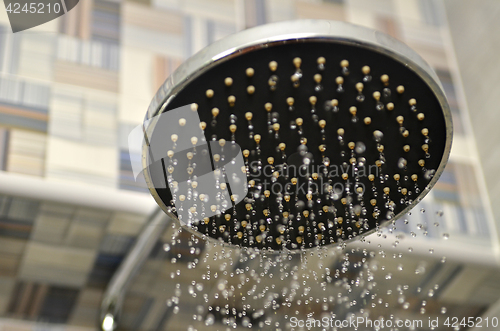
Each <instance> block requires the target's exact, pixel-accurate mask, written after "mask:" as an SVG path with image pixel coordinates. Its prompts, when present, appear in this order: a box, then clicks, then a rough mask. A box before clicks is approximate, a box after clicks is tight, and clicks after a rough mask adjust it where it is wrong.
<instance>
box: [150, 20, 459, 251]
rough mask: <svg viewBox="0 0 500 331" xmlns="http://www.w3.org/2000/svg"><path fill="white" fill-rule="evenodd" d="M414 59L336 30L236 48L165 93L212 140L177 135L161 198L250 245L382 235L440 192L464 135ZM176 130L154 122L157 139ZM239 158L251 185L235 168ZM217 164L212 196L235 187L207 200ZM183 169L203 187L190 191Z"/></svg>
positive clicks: (158, 189) (209, 229)
mask: <svg viewBox="0 0 500 331" xmlns="http://www.w3.org/2000/svg"><path fill="white" fill-rule="evenodd" d="M281 25H282V26H283V23H281ZM342 26H344V25H342ZM261 29H262V27H261ZM391 42H395V41H392V40H391ZM405 60H406V59H405V58H404V57H402V56H399V55H398V56H395V55H394V54H393V53H392V52H391V51H390V50H388V49H387V48H383V47H380V46H377V47H375V46H373V45H372V44H370V43H365V42H359V41H356V40H353V39H350V38H338V37H332V36H330V37H328V34H325V35H324V36H322V37H319V36H315V37H310V38H294V39H290V38H287V39H284V40H272V41H268V42H266V43H259V44H256V45H253V46H251V47H246V48H243V49H240V50H233V51H232V52H230V53H228V55H226V56H224V57H221V58H219V59H217V60H215V61H213V62H212V63H211V64H210V65H209V66H205V67H203V68H200V72H198V74H196V75H194V76H193V77H191V78H189V79H188V80H186V81H185V82H183V83H182V84H181V85H180V88H177V89H176V88H175V86H174V87H173V88H172V93H171V95H168V96H167V97H166V98H165V100H167V99H168V102H165V103H164V104H162V105H163V109H162V110H161V114H168V112H169V111H171V110H173V109H177V108H179V107H182V106H185V105H190V109H192V110H193V111H196V112H197V114H198V116H199V123H200V128H201V129H203V132H204V139H205V140H206V142H204V144H205V145H203V146H205V147H203V146H201V147H200V146H196V147H193V148H192V150H189V151H188V150H186V151H178V150H175V144H174V145H171V143H172V142H171V141H170V142H168V144H167V145H168V146H169V147H168V148H166V150H168V152H167V153H165V157H164V159H163V160H162V163H161V167H162V169H163V172H162V173H163V178H160V179H155V178H158V176H151V175H149V177H148V174H147V176H146V177H147V179H148V182H149V186H150V189H151V191H152V192H153V195H154V196H155V197H156V199H157V201H159V203H160V205H162V206H163V207H164V208H165V210H167V211H168V212H169V213H171V214H174V215H176V216H179V208H181V210H182V211H184V210H185V209H187V208H189V210H190V211H189V212H186V213H185V215H186V216H184V220H183V223H185V224H189V227H190V228H191V229H192V230H194V231H195V232H197V233H201V234H204V235H206V236H208V237H212V238H215V239H218V240H221V241H223V242H226V243H229V244H233V245H238V246H243V247H255V248H259V249H273V250H281V249H292V250H293V249H298V248H312V247H316V246H321V245H329V244H334V243H338V242H341V241H345V240H349V239H352V238H355V237H359V236H363V235H366V234H369V233H370V232H373V230H374V229H376V228H378V227H379V226H381V225H383V224H385V223H387V222H388V221H391V220H395V219H397V218H398V217H399V216H401V215H402V214H404V213H405V212H406V211H408V210H409V209H410V208H411V207H413V206H414V205H415V204H416V203H417V202H418V201H419V200H420V199H421V198H422V197H423V196H424V195H425V194H426V193H427V192H428V191H429V189H430V188H431V187H432V186H433V185H434V183H435V181H436V180H437V177H438V176H439V174H440V173H441V172H442V169H443V167H444V164H445V163H446V161H447V157H448V153H449V149H450V144H451V120H450V115H449V109H448V105H447V104H446V100H445V99H444V96H443V95H442V92H441V90H440V89H439V87H438V85H437V84H435V82H434V81H433V80H432V78H431V77H430V76H429V75H427V74H426V72H425V71H424V70H421V68H420V67H419V66H418V65H417V64H415V63H414V62H413V61H410V60H408V61H405ZM429 82H431V84H430V83H429ZM432 82H434V83H433V84H432ZM156 115H157V114H156ZM180 123H181V122H180ZM181 124H182V123H181ZM147 129H148V128H147ZM164 137H165V130H164V129H163V130H162V126H161V125H153V126H151V128H150V139H149V140H150V141H155V140H156V141H157V140H165V138H164ZM168 137H171V136H170V135H168ZM202 140H203V138H202ZM207 142H208V143H207ZM172 146H173V147H172ZM211 146H212V147H211ZM168 153H170V154H169V155H167V154H168ZM188 153H191V155H189V154H188ZM237 156H240V157H242V159H243V160H242V162H243V163H242V164H241V165H242V171H243V173H244V175H245V176H246V183H245V185H246V192H245V193H246V195H244V196H237V195H236V194H232V193H233V192H231V179H230V178H231V175H233V176H234V174H231V173H229V172H228V171H227V169H225V168H224V166H225V165H228V164H230V163H231V161H232V160H233V159H235V157H237ZM186 157H187V159H186ZM181 159H182V160H183V159H186V161H185V163H183V161H181ZM204 160H205V161H204ZM180 164H183V165H182V166H181V165H180ZM202 164H205V165H206V166H202ZM207 167H208V168H207ZM202 168H205V170H201V169H202ZM186 169H187V170H186ZM197 169H198V170H197ZM206 169H212V170H213V169H219V170H221V173H222V177H219V181H216V184H215V187H213V192H212V193H217V192H219V193H221V194H219V195H218V196H219V198H220V197H222V196H223V193H224V191H225V190H227V191H228V196H231V199H229V201H227V200H228V199H226V200H225V202H226V203H225V204H224V203H223V202H224V201H222V200H224V199H223V198H220V199H218V198H217V195H216V194H215V195H214V199H212V200H211V201H210V202H209V203H208V202H207V203H206V204H203V203H202V201H201V200H202V199H203V198H205V197H206V196H208V193H207V192H200V190H199V189H198V187H196V186H197V185H198V184H197V183H198V182H199V181H200V179H199V178H201V176H203V175H204V174H206V173H207V170H206ZM179 178H182V179H181V180H182V181H186V182H187V183H191V184H192V182H195V183H196V185H195V187H193V185H187V186H186V187H187V188H186V192H182V190H179V182H180V180H179ZM159 181H162V182H163V183H167V185H164V186H166V187H162V184H161V183H160V182H159ZM204 193H205V194H204ZM200 196H201V198H200ZM188 200H189V201H190V202H189V203H187V201H188ZM196 201H200V203H196ZM193 206H194V209H193ZM210 209H212V210H210ZM187 218H189V219H187Z"/></svg>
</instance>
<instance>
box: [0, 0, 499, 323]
mask: <svg viewBox="0 0 500 331" xmlns="http://www.w3.org/2000/svg"><path fill="white" fill-rule="evenodd" d="M446 6H449V4H448V3H447V4H445V3H444V2H443V1H441V0H378V1H372V0H345V1H344V0H324V1H321V0H267V1H266V0H126V1H125V0H123V1H118V0H116V1H112V0H83V1H80V3H79V4H78V5H77V7H76V8H75V9H74V10H72V11H70V12H69V13H68V14H66V15H64V16H63V17H61V18H59V19H57V20H54V21H51V22H49V23H46V24H44V25H42V26H40V27H37V28H34V29H31V30H27V31H24V32H20V33H16V34H12V33H11V30H10V27H9V23H8V18H7V16H6V13H5V12H4V11H3V10H2V11H1V12H2V13H1V14H0V15H1V17H0V316H2V317H4V318H5V319H0V330H4V329H5V330H35V329H37V327H39V325H43V324H44V323H45V324H46V325H51V326H53V325H55V324H66V325H71V326H74V327H75V330H77V329H78V330H80V329H81V330H84V329H85V328H87V329H94V328H95V325H96V322H97V320H98V311H99V305H100V300H101V297H102V293H103V291H104V289H105V287H106V284H107V283H108V281H109V280H110V278H111V276H112V274H113V273H114V271H115V270H116V268H117V267H118V265H119V264H120V262H121V261H122V260H123V257H124V256H125V254H126V253H127V251H128V250H129V249H130V247H131V245H132V243H133V241H134V238H135V237H136V236H137V234H138V233H139V231H140V229H141V227H142V226H143V225H144V222H145V219H146V216H147V215H148V214H149V213H150V212H151V211H152V210H153V209H154V207H155V203H154V201H153V200H152V198H151V197H150V196H149V193H148V192H147V189H146V188H145V184H144V181H142V180H139V181H136V180H135V179H134V177H133V174H132V169H131V165H130V158H140V151H136V152H135V153H132V154H129V151H128V144H127V136H128V133H129V132H130V131H131V129H132V128H134V127H135V126H137V125H139V124H141V122H142V119H143V117H144V114H145V111H146V109H147V107H148V105H149V102H150V99H151V97H152V96H153V95H154V93H155V92H156V89H157V88H158V87H159V86H160V85H161V84H162V83H163V81H164V80H165V79H166V78H167V77H168V76H169V74H170V73H172V72H173V71H174V70H175V68H176V67H177V66H179V64H180V63H182V61H183V60H185V59H186V58H188V57H189V56H190V55H192V54H194V53H195V52H197V51H199V50H200V49H202V48H203V47H204V46H206V45H208V44H209V43H211V42H213V41H215V40H218V39H220V38H222V37H224V36H226V35H228V34H231V33H234V32H237V31H239V30H242V29H245V28H250V27H252V26H256V25H260V24H265V23H269V22H276V21H282V20H292V19H309V18H311V19H332V20H341V21H347V22H352V23H355V24H360V25H364V26H368V27H370V28H374V29H377V30H380V31H383V32H385V33H388V34H390V35H392V36H393V37H395V38H397V39H400V40H402V41H403V42H405V43H406V44H408V45H409V46H410V47H412V48H413V49H415V50H416V51H417V52H418V53H419V54H421V55H422V57H423V58H424V59H425V60H426V61H428V62H429V64H430V65H431V66H432V67H433V68H434V69H435V70H436V72H437V74H438V76H439V78H440V80H441V83H442V84H443V87H444V89H445V92H446V94H447V97H448V100H449V102H450V105H451V108H452V114H453V122H454V129H455V137H454V146H453V151H452V155H451V158H450V163H449V165H448V167H447V168H446V171H445V173H444V174H443V175H442V177H441V179H440V181H439V182H438V184H437V185H436V187H435V188H434V189H433V191H432V192H431V194H430V196H429V197H428V198H426V199H425V201H424V202H422V204H421V205H419V207H417V209H421V208H422V209H425V212H420V211H419V210H415V211H414V212H413V214H412V215H411V216H409V217H408V219H409V222H408V224H404V222H403V220H402V221H401V222H398V227H397V231H398V233H399V234H398V235H399V236H403V237H405V236H406V237H407V238H409V239H408V240H410V242H411V243H412V245H413V246H414V248H415V251H416V254H417V253H418V254H420V255H418V254H417V255H416V257H415V261H417V260H420V259H424V260H426V261H427V262H426V263H427V265H428V267H427V269H428V270H430V271H429V273H428V276H426V277H424V278H422V277H420V276H418V277H417V276H415V274H414V273H412V272H409V273H408V274H404V275H403V274H402V275H401V278H408V279H410V281H411V282H413V284H419V285H417V286H419V287H421V288H423V289H425V288H426V287H429V288H430V287H432V286H433V285H434V284H437V283H439V284H440V290H439V293H436V294H435V295H434V296H433V297H432V299H429V301H432V302H435V305H434V306H432V305H430V306H431V307H430V308H429V309H428V312H429V314H434V313H436V314H437V310H439V309H440V308H441V306H446V305H447V304H450V305H451V307H454V308H453V309H455V310H453V311H454V312H455V313H456V314H461V315H460V316H472V315H473V316H476V315H478V314H480V313H482V312H483V311H485V310H486V309H487V308H488V307H489V306H490V305H491V304H493V303H494V302H495V301H496V300H497V299H498V298H499V297H500V285H498V284H497V281H496V280H497V277H498V266H499V250H498V232H497V229H496V226H497V224H495V221H494V217H493V212H492V210H493V209H492V204H491V203H490V197H489V196H488V193H487V190H486V188H487V185H486V182H485V178H484V176H483V170H482V168H481V162H480V160H481V159H480V157H479V155H482V153H483V150H482V149H480V150H479V151H478V149H477V147H476V142H477V140H475V138H474V135H473V128H472V125H471V122H470V117H471V114H472V113H473V111H475V110H472V109H471V110H469V111H468V110H467V102H466V101H467V100H466V98H465V94H464V85H463V84H462V82H461V79H460V75H459V66H458V64H459V63H460V56H458V57H457V55H456V53H455V51H454V48H453V33H452V31H450V24H449V23H448V20H447V15H446V9H447V7H446ZM495 8H497V9H498V6H496V7H495ZM471 10H473V9H471ZM452 23H454V21H452ZM457 58H458V60H457ZM477 84H480V83H477ZM473 123H474V122H473ZM476 126H477V125H476ZM474 129H475V130H476V132H478V131H480V130H478V129H477V127H475V128H474ZM479 133H480V134H481V132H479ZM483 134H485V133H484V132H483ZM497 187H498V186H497ZM497 187H496V188H491V187H489V188H490V190H489V192H490V193H494V192H496V191H495V189H497ZM495 210H496V209H495ZM399 223H401V224H399ZM436 224H437V225H436ZM413 234H417V237H416V238H414V239H412V237H413ZM443 234H446V235H449V239H448V240H446V241H443V239H442V237H443ZM169 237H170V233H167V234H165V235H164V238H163V241H168V240H169V239H168V238H169ZM412 240H413V241H412ZM162 247H163V245H162V243H161V242H160V243H158V249H156V250H155V252H153V254H152V256H151V258H150V259H149V260H148V262H147V263H146V266H145V269H144V272H143V273H141V275H140V276H139V277H138V279H137V281H136V282H135V283H134V285H133V286H132V289H131V293H130V294H129V295H128V297H127V300H126V304H125V308H124V311H125V313H126V314H125V316H126V317H125V321H126V325H127V326H128V327H127V329H130V330H185V329H186V325H187V324H186V323H187V322H186V321H187V320H192V318H191V315H192V312H191V310H192V309H194V308H193V307H195V305H194V304H193V306H189V305H187V306H186V307H185V309H181V311H180V312H179V313H178V314H175V316H173V314H172V311H171V310H170V308H169V307H168V306H167V304H166V299H165V298H166V294H165V292H168V291H170V290H171V289H172V286H173V285H172V284H173V283H171V282H170V283H169V278H170V273H171V270H170V269H169V266H168V264H169V263H170V261H171V258H172V257H175V254H174V253H172V252H165V251H164V250H163V248H162ZM431 247H432V248H433V249H434V248H435V250H436V252H437V251H439V252H442V253H439V254H441V255H446V256H447V257H448V259H449V260H450V261H449V263H448V262H447V264H443V263H441V262H440V260H441V256H437V254H438V253H436V256H430V255H429V254H428V251H429V248H431ZM176 249H177V250H178V251H177V252H183V251H188V250H189V247H188V246H182V245H180V246H178V247H177V248H176ZM188 263H189V261H179V262H177V264H176V269H177V268H179V267H180V268H184V269H186V270H187V269H188V268H187V265H188ZM332 263H333V262H332ZM183 266H184V267H183ZM186 272H188V271H186ZM207 283H208V284H210V282H207ZM207 286H209V285H207ZM457 289H460V291H458V290H457ZM413 295H414V296H415V298H418V297H419V296H420V294H419V293H414V294H413ZM415 300H417V299H415ZM415 307H416V308H414V311H412V310H411V309H410V311H409V312H408V314H415V315H417V316H418V314H419V311H418V309H419V307H418V306H415ZM434 310H436V311H434ZM34 322H37V323H34ZM40 323H41V324H40ZM214 330H216V328H214Z"/></svg>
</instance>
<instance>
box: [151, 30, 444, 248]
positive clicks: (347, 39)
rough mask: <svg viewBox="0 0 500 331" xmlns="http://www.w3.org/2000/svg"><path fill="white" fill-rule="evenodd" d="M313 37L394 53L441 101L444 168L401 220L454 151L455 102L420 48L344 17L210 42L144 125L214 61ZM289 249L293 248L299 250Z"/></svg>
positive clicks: (159, 98)
mask: <svg viewBox="0 0 500 331" xmlns="http://www.w3.org/2000/svg"><path fill="white" fill-rule="evenodd" d="M313 41H321V42H324V43H327V42H334V43H342V44H347V45H355V46H357V47H360V48H365V49H369V50H371V51H375V52H378V53H381V54H383V55H385V56H387V57H389V58H391V59H392V60H395V61H397V62H399V63H402V64H404V65H405V66H406V67H407V68H408V69H410V70H411V71H413V72H414V73H416V74H417V75H418V76H419V77H420V78H421V79H422V80H423V81H424V82H425V83H426V84H427V86H428V87H429V88H430V90H431V91H432V93H433V94H434V96H435V97H436V99H437V101H438V102H439V105H440V107H441V110H442V112H443V116H444V121H445V125H446V142H445V148H444V153H443V156H442V158H441V161H440V163H439V167H438V168H437V169H436V172H435V174H434V176H433V177H432V179H431V180H430V182H429V183H428V185H427V186H426V187H425V189H423V190H422V192H421V193H420V194H419V195H418V197H417V198H415V200H414V201H413V202H412V203H411V204H409V205H408V206H407V207H406V208H404V209H403V210H402V211H401V212H399V213H398V214H396V215H395V216H394V217H393V220H397V219H399V218H400V217H401V216H403V215H404V214H406V213H407V212H408V211H409V210H410V209H412V208H414V207H415V206H416V205H417V204H418V203H419V202H420V201H421V200H422V199H423V198H424V197H425V196H426V195H427V194H428V193H429V191H430V190H431V188H432V187H433V186H434V185H435V183H436V182H437V181H438V179H439V177H440V176H441V174H442V173H443V171H444V168H445V166H446V164H447V162H448V158H449V154H450V151H451V144H452V135H453V125H452V116H451V111H450V107H449V105H448V102H447V101H446V97H445V94H444V92H443V89H442V87H441V85H440V83H439V79H438V77H437V75H436V73H435V72H434V71H433V70H432V68H431V67H430V66H429V65H428V64H427V63H426V62H425V61H424V60H423V59H422V58H421V57H420V55H418V54H417V53H416V52H415V51H413V50H412V49H410V48H409V47H408V46H406V45H405V44H403V43H402V42H400V41H398V40H396V39H394V38H392V37H390V36H388V35H386V34H384V33H381V32H379V31H376V30H372V29H369V28H365V27H361V26H358V25H353V24H349V23H345V22H337V21H324V20H297V21H286V22H279V23H273V24H268V25H263V26H258V27H255V28H252V29H248V30H244V31H241V32H238V33H236V34H233V35H230V36H228V37H226V38H223V39H221V40H219V41H217V42H215V43H213V44H211V45H209V46H207V47H206V48H204V49H202V50H201V51H200V52H198V53H196V54H195V55H193V56H192V57H190V58H189V59H188V60H186V61H185V62H184V63H183V64H181V66H180V67H179V68H178V69H177V70H175V72H174V73H173V74H172V75H171V76H170V77H169V78H167V80H166V81H165V83H164V84H163V85H162V86H161V87H160V88H159V90H158V92H157V93H156V95H155V96H154V98H153V100H152V101H151V104H150V105H149V108H148V111H147V113H146V117H145V121H148V123H149V125H148V127H143V129H144V131H145V133H146V135H149V134H151V133H152V132H153V130H154V128H155V124H156V121H155V117H156V115H159V114H161V113H163V112H164V111H165V109H166V108H167V106H168V105H169V103H170V102H171V101H172V100H173V99H174V98H175V96H176V95H177V94H178V92H179V91H181V90H183V89H184V88H185V87H186V86H187V85H188V84H189V83H190V82H191V81H193V80H194V79H196V78H197V77H199V76H201V75H203V74H204V73H205V72H207V71H208V70H210V69H211V68H213V67H214V66H216V65H218V64H220V63H222V62H225V61H228V60H230V59H232V58H234V57H237V56H239V55H241V54H243V53H247V52H250V51H254V50H257V49H262V48H270V47H273V46H277V45H283V44H293V43H304V42H313ZM148 146H149V145H148V141H147V140H145V142H144V144H143V156H142V162H143V169H144V176H145V179H146V183H147V185H148V188H149V190H150V192H151V194H152V196H153V197H154V199H155V201H156V202H157V203H158V205H159V206H160V207H161V209H162V210H163V211H164V212H165V213H167V214H168V215H169V216H170V217H172V218H173V219H174V220H176V221H177V222H179V221H178V219H177V217H176V215H175V214H174V213H172V212H171V207H170V206H167V205H165V203H164V202H163V200H162V199H161V198H160V196H159V195H158V193H157V191H156V189H155V187H154V185H153V182H152V179H151V176H150V173H149V172H148V166H147V165H148V164H149V159H148V157H149V156H148V153H147V150H148ZM389 222H391V220H385V221H383V222H381V224H380V226H381V227H383V226H386V225H387V224H388V223H389ZM179 223H180V222H179ZM181 226H182V227H183V228H184V229H186V230H188V231H189V232H191V233H192V234H194V235H197V236H199V237H202V238H204V239H208V241H213V242H216V243H219V244H223V245H224V246H228V247H235V248H236V247H238V248H240V249H246V250H250V251H254V250H255V251H259V250H260V249H258V248H252V247H239V246H236V245H233V244H229V243H226V242H223V241H220V240H217V239H215V238H212V237H210V236H207V235H204V234H201V233H199V232H197V231H195V230H193V229H192V228H190V227H189V226H187V225H184V224H182V225H181ZM376 230H377V229H376V228H374V229H371V230H369V231H367V232H365V233H363V234H362V235H360V236H359V237H360V238H364V237H366V236H368V235H370V234H372V233H374V232H375V231H376ZM354 240H359V238H356V237H354V238H352V239H346V240H343V242H350V241H354ZM338 244H339V243H334V244H329V245H325V246H324V247H330V246H336V245H338ZM306 249H312V248H306ZM287 251H290V252H294V250H287ZM278 252H279V251H278Z"/></svg>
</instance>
